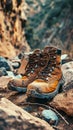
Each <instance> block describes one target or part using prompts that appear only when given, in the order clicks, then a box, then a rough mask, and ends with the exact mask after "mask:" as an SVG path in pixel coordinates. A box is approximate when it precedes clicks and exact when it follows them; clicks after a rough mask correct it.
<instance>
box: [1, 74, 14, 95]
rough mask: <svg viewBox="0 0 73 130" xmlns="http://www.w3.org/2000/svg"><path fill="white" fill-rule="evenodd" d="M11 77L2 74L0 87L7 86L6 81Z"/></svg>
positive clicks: (4, 87)
mask: <svg viewBox="0 0 73 130" xmlns="http://www.w3.org/2000/svg"><path fill="white" fill-rule="evenodd" d="M11 79H12V78H11V77H8V76H2V77H0V89H3V90H5V89H6V88H7V84H8V82H9V81H10V80H11ZM0 94H1V92H0Z"/></svg>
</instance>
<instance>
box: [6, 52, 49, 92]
mask: <svg viewBox="0 0 73 130" xmlns="http://www.w3.org/2000/svg"><path fill="white" fill-rule="evenodd" d="M48 61H49V54H48V53H46V52H45V51H40V50H39V49H37V50H35V51H34V52H33V53H32V54H30V55H29V61H28V62H27V65H26V66H25V74H24V76H23V77H22V79H14V80H11V81H10V82H9V83H8V88H9V89H11V90H16V91H19V92H26V90H27V86H28V84H30V83H31V82H33V81H34V80H35V79H36V78H37V77H38V74H39V73H40V72H41V71H42V70H43V69H44V68H45V67H46V66H47V64H48Z"/></svg>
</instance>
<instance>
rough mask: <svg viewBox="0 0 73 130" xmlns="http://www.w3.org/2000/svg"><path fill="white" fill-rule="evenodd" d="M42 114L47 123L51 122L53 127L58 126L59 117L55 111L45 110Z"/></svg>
mask: <svg viewBox="0 0 73 130" xmlns="http://www.w3.org/2000/svg"><path fill="white" fill-rule="evenodd" d="M41 114H42V117H43V118H44V120H45V121H47V122H49V123H50V124H51V125H57V123H58V116H57V115H56V113H55V112H54V111H52V110H47V109H45V110H43V111H42V113H41Z"/></svg>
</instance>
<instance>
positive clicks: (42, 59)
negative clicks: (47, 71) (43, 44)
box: [25, 50, 49, 76]
mask: <svg viewBox="0 0 73 130" xmlns="http://www.w3.org/2000/svg"><path fill="white" fill-rule="evenodd" d="M48 61H49V54H48V53H46V52H44V51H39V50H35V51H34V52H33V54H31V55H29V61H28V64H27V66H26V72H25V75H27V76H30V75H31V74H34V73H39V72H41V70H42V69H44V68H45V67H46V66H47V64H48Z"/></svg>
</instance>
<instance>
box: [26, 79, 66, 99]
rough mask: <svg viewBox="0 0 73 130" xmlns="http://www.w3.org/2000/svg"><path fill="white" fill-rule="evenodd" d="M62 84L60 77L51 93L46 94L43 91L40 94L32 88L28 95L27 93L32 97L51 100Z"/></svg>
mask: <svg viewBox="0 0 73 130" xmlns="http://www.w3.org/2000/svg"><path fill="white" fill-rule="evenodd" d="M63 84H64V80H63V79H61V80H60V81H59V84H58V86H57V88H56V90H55V91H54V92H51V93H48V94H44V93H42V94H40V93H38V92H37V91H35V90H32V91H31V93H30V96H29V95H28V96H29V97H34V98H39V99H47V100H51V99H52V98H54V97H55V96H56V95H57V94H58V93H59V90H60V88H62V86H63Z"/></svg>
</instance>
